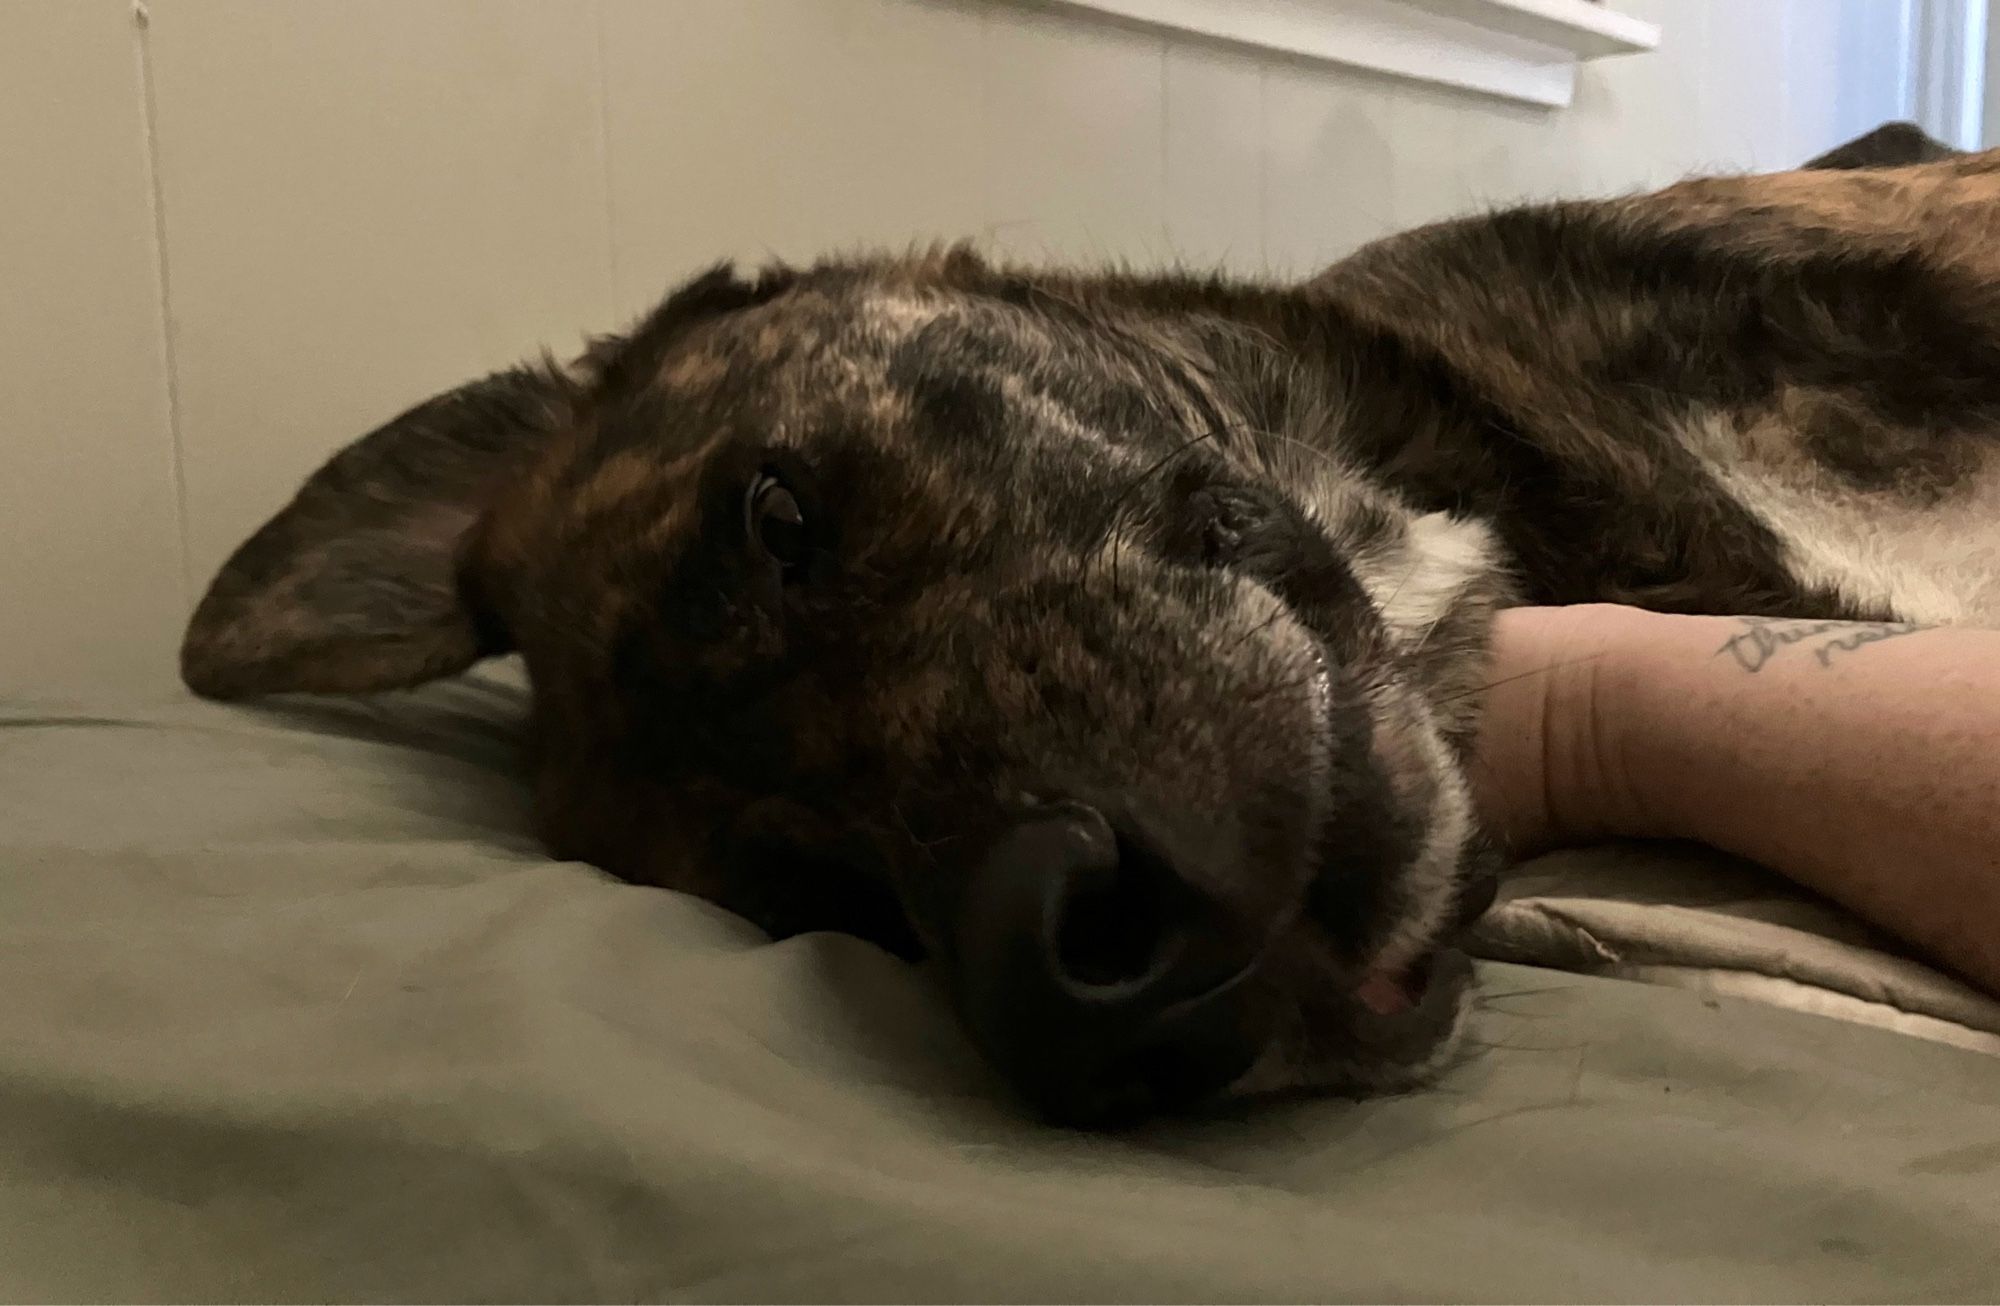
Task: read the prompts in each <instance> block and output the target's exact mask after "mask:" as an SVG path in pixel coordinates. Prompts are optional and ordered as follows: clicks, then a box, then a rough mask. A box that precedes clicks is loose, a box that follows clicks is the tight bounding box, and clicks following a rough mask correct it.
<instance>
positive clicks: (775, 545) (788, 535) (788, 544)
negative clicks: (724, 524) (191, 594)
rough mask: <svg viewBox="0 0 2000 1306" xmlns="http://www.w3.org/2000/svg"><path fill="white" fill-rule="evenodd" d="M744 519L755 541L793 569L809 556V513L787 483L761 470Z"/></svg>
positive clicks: (783, 565) (746, 499)
mask: <svg viewBox="0 0 2000 1306" xmlns="http://www.w3.org/2000/svg"><path fill="white" fill-rule="evenodd" d="M743 520H744V526H745V528H746V529H747V531H748V533H749V536H750V541H751V543H752V544H754V545H756V547H757V548H758V549H760V550H762V551H763V553H764V554H765V556H767V557H769V558H770V559H771V560H772V561H773V562H775V563H777V564H778V566H780V567H781V568H784V569H785V570H787V571H789V570H791V569H793V568H795V567H798V566H799V565H801V564H802V563H804V562H805V560H806V552H807V544H808V540H807V537H806V517H805V513H804V512H803V511H801V510H800V508H799V501H798V498H797V496H795V495H794V494H793V493H792V492H791V490H790V489H789V488H787V487H786V485H785V483H784V482H783V481H781V480H779V479H778V478H777V477H776V476H773V475H772V474H771V473H769V472H761V473H759V474H758V476H757V478H756V479H755V480H753V481H752V482H751V483H750V490H749V493H748V494H746V495H745V496H744V499H743Z"/></svg>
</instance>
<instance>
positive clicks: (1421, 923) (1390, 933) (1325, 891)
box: [1305, 638, 1499, 1035]
mask: <svg viewBox="0 0 2000 1306" xmlns="http://www.w3.org/2000/svg"><path fill="white" fill-rule="evenodd" d="M1312 652H1313V659H1314V669H1313V677H1312V681H1313V688H1314V695H1313V696H1314V703H1313V711H1314V715H1315V717H1316V718H1317V719H1316V721H1315V722H1314V725H1315V728H1316V731H1317V733H1318V736H1319V738H1320V740H1321V741H1322V745H1321V746H1322V748H1323V749H1325V750H1326V753H1327V756H1328V757H1329V759H1330V760H1331V759H1332V758H1334V757H1337V756H1338V754H1339V751H1340V749H1341V747H1342V741H1341V739H1340V738H1339V737H1338V736H1337V734H1336V732H1337V730H1338V729H1339V726H1338V722H1339V721H1340V713H1339V703H1338V700H1337V697H1336V695H1337V694H1338V692H1339V691H1338V688H1337V684H1336V679H1335V677H1334V676H1333V674H1332V672H1331V670H1330V667H1331V663H1330V661H1329V658H1328V652H1327V649H1326V646H1325V644H1324V642H1323V641H1322V640H1320V639H1318V638H1315V639H1314V641H1313V650H1312ZM1371 717H1372V718H1373V719H1372V720H1371V723H1370V724H1371V727H1372V731H1371V733H1373V734H1376V735H1381V734H1386V733H1388V732H1389V730H1390V729H1392V728H1393V727H1391V725H1390V723H1389V721H1388V719H1387V718H1386V716H1385V714H1382V713H1371ZM1404 728H1405V730H1406V731H1413V730H1415V729H1417V728H1419V726H1418V724H1417V723H1416V722H1414V721H1413V722H1409V723H1405V725H1404ZM1366 751H1367V754H1368V755H1369V756H1368V757H1367V761H1366V765H1368V766H1370V767H1373V768H1376V769H1377V771H1378V773H1380V774H1382V775H1383V777H1384V781H1385V785H1386V788H1387V789H1388V790H1389V791H1396V790H1397V789H1398V788H1399V786H1398V785H1397V784H1396V783H1395V782H1394V781H1393V780H1390V779H1389V778H1388V772H1389V770H1390V762H1389V761H1388V759H1386V758H1385V757H1383V756H1381V755H1380V753H1379V750H1378V749H1377V748H1376V746H1375V743H1374V741H1373V740H1370V741H1369V742H1368V745H1367V749H1366ZM1405 751H1406V752H1411V753H1414V754H1415V755H1421V754H1422V753H1423V751H1424V750H1421V749H1418V750H1408V749H1406V750H1405ZM1439 762H1440V759H1438V758H1435V757H1432V758H1428V759H1426V761H1425V764H1423V765H1410V764H1409V763H1407V762H1406V763H1405V766H1404V769H1405V770H1406V771H1408V772H1410V773H1411V775H1412V776H1415V777H1418V779H1419V780H1420V781H1421V787H1422V788H1423V789H1424V790H1426V791H1427V793H1426V795H1425V799H1424V805H1425V807H1426V808H1427V809H1428V810H1427V811H1426V812H1425V815H1424V817H1423V818H1422V819H1421V820H1419V821H1415V822H1411V824H1414V825H1417V826H1428V825H1430V824H1432V823H1433V822H1435V821H1436V820H1437V819H1438V808H1439V806H1440V804H1441V802H1442V801H1443V800H1442V798H1441V796H1440V790H1441V785H1440V778H1439V777H1438V776H1437V775H1436V774H1435V769H1436V767H1437V766H1438V765H1439ZM1414 787H1417V786H1416V785H1413V783H1412V781H1411V780H1410V779H1409V778H1406V779H1405V780H1404V782H1403V784H1402V785H1401V786H1400V788H1401V789H1402V790H1403V792H1399V793H1394V796H1392V797H1389V798H1388V800H1387V802H1386V803H1385V804H1384V806H1383V807H1382V809H1381V810H1379V811H1373V812H1370V811H1363V812H1362V813H1360V815H1359V816H1358V817H1355V818H1350V819H1349V821H1348V823H1347V825H1348V831H1349V834H1350V836H1351V835H1352V833H1353V832H1355V831H1357V830H1359V831H1364V832H1373V833H1375V834H1377V835H1378V836H1380V843H1379V844H1378V845H1377V846H1376V847H1374V848H1372V849H1370V851H1369V854H1364V860H1363V861H1362V863H1361V864H1359V865H1356V864H1355V863H1354V862H1353V861H1352V860H1348V859H1342V858H1338V857H1337V856H1336V855H1331V854H1330V853H1328V852H1323V856H1322V862H1321V865H1320V866H1319V867H1318V868H1317V869H1316V872H1315V874H1314V876H1313V879H1312V881H1311V882H1310V883H1309V884H1308V886H1307V889H1306V895H1305V908H1306V914H1307V916H1308V917H1309V918H1310V919H1312V920H1313V922H1314V923H1315V924H1316V925H1317V926H1319V928H1320V929H1321V930H1323V931H1324V932H1325V933H1326V934H1327V935H1328V936H1329V938H1331V939H1332V940H1334V941H1336V943H1337V944H1341V945H1344V946H1343V947H1342V950H1343V951H1347V952H1348V954H1349V955H1350V956H1353V957H1355V958H1357V964H1356V965H1355V966H1354V969H1353V970H1352V971H1351V972H1350V974H1353V975H1354V976H1355V978H1354V979H1353V980H1352V983H1351V987H1350V989H1349V994H1350V996H1351V998H1352V1001H1353V1004H1354V1006H1355V1008H1357V1014H1358V1015H1359V1016H1360V1019H1361V1023H1362V1024H1364V1025H1370V1026H1378V1027H1379V1026H1396V1027H1406V1028H1408V1029H1409V1030H1410V1032H1411V1033H1412V1034H1413V1035H1414V1034H1416V1033H1417V1031H1419V1030H1431V1031H1434V1032H1438V1033H1441V1032H1442V1031H1444V1030H1446V1029H1448V1028H1449V1027H1450V1024H1451V1017H1452V1015H1453V1014H1454V1012H1455V1010H1456V1007H1457V1004H1458V1000H1459V998H1460V997H1461V996H1462V995H1463V993H1464V990H1465V989H1466V988H1467V987H1468V986H1469V984H1470V982H1471V963H1470V959H1469V958H1468V957H1467V956H1466V954H1465V953H1464V952H1463V951H1462V950H1461V949H1460V948H1459V947H1458V946H1457V945H1458V944H1459V943H1460V941H1461V940H1462V939H1463V938H1464V936H1465V935H1466V933H1467V932H1468V931H1469V930H1470V929H1471V927H1472V926H1473V925H1474V924H1475V923H1476V922H1477V921H1478V920H1479V918H1480V917H1482V916H1483V915H1485V914H1486V912H1487V910H1488V909H1489V908H1491V907H1492V905H1493V903H1494V901H1495V900H1496V899H1497V897H1498V894H1499V878H1498V875H1497V873H1496V871H1495V869H1494V868H1493V867H1492V866H1490V865H1486V864H1483V863H1482V861H1481V859H1479V858H1477V857H1468V856H1467V849H1465V848H1463V847H1459V848H1453V849H1451V853H1452V861H1453V865H1452V868H1451V873H1450V877H1449V879H1448V880H1447V881H1446V882H1445V883H1442V884H1435V885H1432V884H1426V883H1424V882H1422V880H1423V878H1424V877H1421V876H1419V875H1418V874H1417V872H1418V864H1419V862H1420V861H1422V860H1423V859H1424V858H1425V857H1426V856H1427V855H1428V853H1429V849H1428V848H1427V847H1426V844H1427V839H1426V838H1425V837H1424V834H1420V835H1419V836H1418V837H1417V838H1415V839H1414V840H1413V841H1408V842H1406V841H1403V840H1398V839H1395V838H1391V837H1388V836H1387V834H1386V831H1385V827H1388V826H1392V825H1395V824H1397V823H1398V821H1399V818H1398V816H1397V812H1398V810H1399V808H1402V807H1407V806H1409V805H1411V804H1412V803H1413V801H1414V796H1413V795H1412V794H1411V793H1410V792H1408V791H1409V790H1410V789H1412V788H1414ZM1334 801H1335V805H1336V806H1337V805H1338V803H1339V801H1340V800H1339V799H1338V798H1336V799H1335V800H1334ZM1329 819H1330V820H1332V819H1334V818H1331V817H1330V818H1329ZM1400 819H1401V820H1402V821H1409V818H1407V817H1403V818H1400ZM1424 833H1426V834H1427V833H1428V832H1427V831H1426V832H1424ZM1398 845H1401V846H1398ZM1371 854H1372V856H1371ZM1369 860H1373V863H1374V864H1373V865H1369V864H1367V863H1368V861H1369ZM1398 879H1402V880H1403V881H1404V882H1405V884H1404V886H1403V887H1402V889H1401V892H1402V894H1404V895H1408V896H1410V897H1411V898H1412V899H1414V900H1413V901H1410V902H1407V903H1396V902H1395V899H1396V897H1397V896H1399V895H1398V893H1397V888H1398V886H1397V884H1396V881H1397V880H1398ZM1411 933H1414V934H1415V936H1416V937H1415V938H1414V939H1412V938H1411V937H1409V936H1410V934H1411ZM1357 936H1359V937H1357ZM1368 936H1373V937H1374V939H1376V940H1377V941H1376V942H1374V943H1373V945H1372V946H1370V945H1369V944H1367V943H1365V942H1363V940H1364V939H1365V938H1367V937H1368ZM1384 939H1386V940H1387V941H1386V942H1384V941H1381V940H1384ZM1378 1032H1386V1031H1383V1030H1378Z"/></svg>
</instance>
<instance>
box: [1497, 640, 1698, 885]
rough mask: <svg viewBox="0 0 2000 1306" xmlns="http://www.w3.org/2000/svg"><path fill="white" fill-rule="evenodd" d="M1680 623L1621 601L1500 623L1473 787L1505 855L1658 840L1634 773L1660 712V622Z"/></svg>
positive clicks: (1654, 817)
mask: <svg viewBox="0 0 2000 1306" xmlns="http://www.w3.org/2000/svg"><path fill="white" fill-rule="evenodd" d="M1673 620H1675V619H1673V618H1666V617H1662V616H1660V615H1659V614H1656V613H1651V612H1646V611H1643V610H1641V609H1638V608H1630V607H1623V606H1619V605H1616V604H1578V605H1573V606H1566V607H1524V608H1513V609H1508V610H1506V611H1503V612H1501V613H1499V614H1498V615H1497V616H1496V617H1495V619H1494V625H1493V632H1492V643H1491V645H1490V652H1489V661H1488V676H1487V680H1488V684H1489V686H1490V688H1489V690H1488V695H1487V701H1486V714H1485V716H1484V718H1483V721H1482V726H1481V732H1480V737H1479V740H1478V743H1477V746H1476V749H1475V754H1474V757H1473V764H1472V768H1471V778H1472V786H1473V792H1474V798H1475V802H1476V803H1477V804H1478V806H1479V808H1480V811H1481V813H1482V816H1483V818H1484V819H1485V821H1486V823H1487V827H1488V830H1489V832H1490V833H1491V834H1492V835H1493V836H1494V838H1495V839H1497V840H1498V841H1499V842H1500V843H1501V844H1502V845H1503V846H1505V847H1506V848H1508V849H1509V850H1510V851H1512V852H1514V853H1516V854H1518V855H1527V854H1530V853H1534V852H1538V851H1543V850H1546V849H1549V848H1555V847H1562V846H1565V845H1570V844H1577V843H1585V842H1589V841H1591V840H1596V839H1604V838H1609V837H1613V836H1618V835H1634V836H1637V835H1646V834H1652V833H1657V832H1659V831H1658V825H1659V818H1658V813H1657V812H1656V811H1655V810H1654V809H1653V807H1652V806H1651V804H1650V801H1649V799H1648V797H1647V795H1645V794H1644V793H1643V792H1642V791H1641V789H1640V786H1639V785H1638V784H1637V783H1636V782H1635V773H1634V769H1633V768H1634V766H1635V765H1638V764H1640V763H1642V762H1643V761H1644V756H1643V749H1644V745H1645V742H1646V740H1647V739H1649V738H1650V737H1651V734H1652V730H1653V727H1652V726H1651V725H1650V720H1651V717H1652V714H1653V713H1654V712H1655V711H1656V707H1655V704H1654V701H1653V685H1652V683H1651V680H1650V676H1651V674H1652V671H1651V669H1650V668H1649V667H1648V665H1647V664H1648V662H1649V656H1648V650H1649V649H1651V648H1652V647H1654V646H1655V644H1656V643H1657V642H1658V640H1659V638H1660V636H1661V634H1662V633H1663V632H1662V631H1660V630H1659V629H1658V628H1656V626H1655V623H1657V622H1663V621H1667V622H1671V621H1673ZM1674 634H1675V636H1676V637H1680V632H1674Z"/></svg>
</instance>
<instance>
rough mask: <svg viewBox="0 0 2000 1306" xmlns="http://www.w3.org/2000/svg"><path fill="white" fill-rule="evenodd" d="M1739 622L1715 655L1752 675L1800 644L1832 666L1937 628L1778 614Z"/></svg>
mask: <svg viewBox="0 0 2000 1306" xmlns="http://www.w3.org/2000/svg"><path fill="white" fill-rule="evenodd" d="M1736 621H1737V623H1738V624H1739V625H1741V626H1742V627H1743V630H1742V632H1741V633H1740V634H1736V635H1731V636H1730V637H1729V638H1728V640H1726V641H1725V642H1724V643H1723V645H1722V647H1721V648H1719V649H1717V650H1715V656H1717V657H1722V656H1723V655H1724V654H1727V655H1728V656H1729V657H1731V658H1733V659H1734V660H1735V662H1736V665H1737V666H1739V667H1741V668H1743V670H1744V671H1746V672H1749V673H1750V674H1752V675H1754V674H1756V673H1757V672H1759V671H1762V670H1763V669H1764V668H1765V667H1767V666H1769V665H1770V664H1771V662H1772V660H1773V659H1775V658H1777V657H1778V656H1779V655H1780V654H1782V653H1784V652H1785V650H1787V649H1790V648H1793V647H1795V646H1798V645H1804V646H1805V648H1804V649H1802V650H1801V651H1802V652H1805V653H1810V654H1811V655H1812V657H1813V660H1814V661H1815V662H1817V663H1819V665H1820V666H1822V667H1830V666H1832V665H1833V661H1834V659H1835V658H1837V657H1840V656H1841V655H1842V654H1846V653H1853V652H1856V651H1858V650H1860V649H1863V648H1866V647H1867V646H1868V645H1870V644H1879V643H1881V642H1882V641H1883V640H1885V639H1900V638H1902V637H1903V636H1905V635H1915V634H1919V633H1921V632H1923V631H1926V630H1935V629H1936V626H1935V625H1933V624H1931V623H1928V622H1921V621H1788V620H1785V619H1783V618H1778V617H1738V618H1736Z"/></svg>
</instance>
